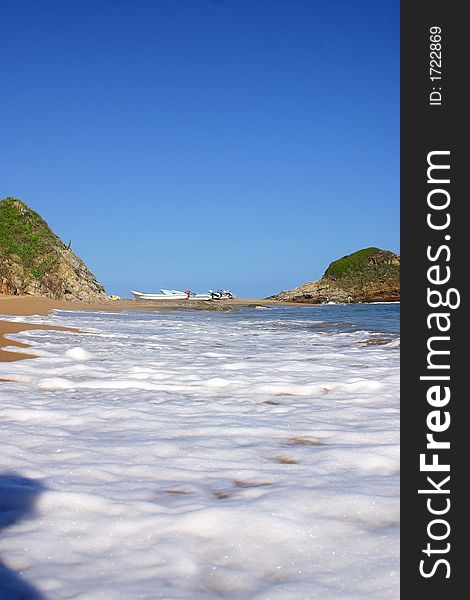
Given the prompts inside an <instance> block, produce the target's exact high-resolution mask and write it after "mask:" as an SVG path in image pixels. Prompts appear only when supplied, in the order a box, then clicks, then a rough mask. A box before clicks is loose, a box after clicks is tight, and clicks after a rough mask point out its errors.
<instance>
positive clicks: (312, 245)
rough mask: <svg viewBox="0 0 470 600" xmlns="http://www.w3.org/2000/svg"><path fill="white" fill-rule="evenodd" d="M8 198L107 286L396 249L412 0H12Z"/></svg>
mask: <svg viewBox="0 0 470 600" xmlns="http://www.w3.org/2000/svg"><path fill="white" fill-rule="evenodd" d="M0 22H1V23H2V24H3V27H2V35H1V36H0V56H1V57H2V58H1V59H0V60H1V62H2V72H3V74H2V80H3V85H2V88H3V89H2V94H1V95H0V119H1V121H0V131H1V140H2V143H1V145H0V146H1V147H0V197H5V196H15V197H18V198H21V199H22V200H24V201H25V202H27V203H28V204H29V205H30V206H31V208H33V209H34V210H36V211H38V212H39V213H40V214H41V215H42V216H43V217H44V218H45V219H46V220H47V221H48V223H49V225H50V226H51V227H52V229H53V230H54V231H55V232H56V233H57V234H58V235H60V236H61V237H62V239H63V240H64V241H65V242H66V243H68V241H69V240H71V241H72V248H73V249H74V250H75V252H77V254H79V255H80V256H81V257H82V258H83V259H84V260H85V262H86V263H87V264H88V266H89V267H90V268H91V269H92V271H93V272H94V273H95V274H96V276H97V277H98V279H99V280H100V281H101V282H102V283H103V284H104V285H105V287H106V289H107V291H108V292H110V293H117V294H119V295H122V296H128V295H129V290H130V289H140V290H143V291H158V289H160V287H165V288H168V287H175V288H183V289H185V288H188V287H189V288H190V289H192V290H195V291H205V290H207V288H209V287H211V288H218V287H229V288H232V289H234V290H235V291H236V293H237V294H238V295H240V296H250V297H262V296H266V295H269V294H272V293H275V292H277V291H279V290H281V289H288V288H290V287H294V286H295V285H299V284H300V283H303V282H305V281H310V280H312V279H317V278H319V277H320V276H321V275H322V274H323V272H324V270H325V268H326V267H327V265H328V263H329V262H331V261H332V260H334V259H336V258H339V257H341V256H343V255H345V254H349V253H351V252H354V251H355V250H358V249H360V248H364V247H367V246H379V247H381V248H385V249H389V250H392V251H395V252H399V2H398V0H394V1H388V0H384V1H381V2H377V1H376V0H370V1H365V0H329V1H327V0H80V1H72V0H40V1H34V0H0Z"/></svg>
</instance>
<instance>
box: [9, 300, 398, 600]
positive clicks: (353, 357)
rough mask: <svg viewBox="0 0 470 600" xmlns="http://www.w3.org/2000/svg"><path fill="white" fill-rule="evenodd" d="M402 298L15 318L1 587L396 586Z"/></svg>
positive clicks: (182, 596)
mask: <svg viewBox="0 0 470 600" xmlns="http://www.w3.org/2000/svg"><path fill="white" fill-rule="evenodd" d="M399 313H400V305H399V304H357V305H321V306H294V307H290V306H289V307H287V306H286V307H283V306H273V307H261V306H260V307H251V308H241V309H239V310H236V311H233V312H218V311H217V312H216V311H195V310H193V311H191V310H188V311H176V310H175V311H165V312H164V311H159V312H156V311H155V312H151V311H149V312H145V311H128V312H120V313H119V312H116V313H110V312H78V311H77V312H71V311H54V312H53V313H51V314H50V315H48V316H46V317H39V316H31V317H16V318H13V319H14V320H16V321H25V322H31V323H42V324H53V325H61V326H67V327H76V328H77V329H79V330H80V331H77V332H69V331H55V330H32V331H25V332H22V333H20V334H17V335H10V336H9V337H10V338H11V339H15V340H20V341H23V342H27V343H28V344H31V345H32V348H25V349H24V351H25V352H33V353H34V354H36V355H38V358H35V359H29V360H22V361H18V362H13V363H0V378H4V379H13V380H15V381H12V382H2V383H0V416H1V425H0V448H1V452H0V455H1V459H0V526H1V528H2V530H1V531H0V556H1V560H2V562H1V566H0V581H1V583H0V590H1V589H2V586H3V592H2V591H0V598H1V599H2V600H4V599H7V598H8V600H16V599H19V598H23V597H28V598H29V597H30V596H25V594H28V593H29V594H31V598H34V597H37V598H47V599H51V600H52V599H54V600H57V599H69V598H74V599H86V600H123V599H129V600H135V599H141V598H142V599H152V600H153V599H157V598H158V599H160V598H162V599H165V600H173V599H175V600H177V599H178V600H192V599H195V600H216V599H226V600H248V599H250V600H251V599H256V600H300V599H302V600H307V599H308V600H310V599H321V600H327V599H328V600H329V599H333V600H359V599H361V600H362V599H366V598H367V599H368V600H374V599H387V600H396V599H397V598H398V597H399V591H398V590H399V358H400V355H399V344H400V338H399ZM8 318H9V320H12V317H8ZM12 349H13V348H12ZM14 349H15V351H18V348H16V347H15V348H14ZM2 594H3V595H2ZM21 594H23V595H21Z"/></svg>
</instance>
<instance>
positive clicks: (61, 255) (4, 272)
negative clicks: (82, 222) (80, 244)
mask: <svg viewBox="0 0 470 600" xmlns="http://www.w3.org/2000/svg"><path fill="white" fill-rule="evenodd" d="M0 294H4V295H17V294H26V295H32V296H43V297H46V298H53V299H55V300H72V301H74V300H79V301H82V302H95V301H100V300H106V299H107V298H108V295H107V294H106V292H105V289H104V287H103V286H102V285H101V284H100V283H99V282H98V281H97V279H96V277H95V276H94V275H93V273H92V272H91V271H90V270H89V269H88V267H87V266H86V265H85V263H84V262H83V261H82V260H81V259H80V258H79V257H78V256H77V255H76V254H75V253H74V252H73V251H72V250H71V249H70V244H69V246H66V245H65V244H64V243H63V242H62V240H61V239H60V238H59V237H58V236H57V235H56V234H55V233H53V232H52V231H51V229H50V227H49V226H48V224H47V223H46V221H44V219H42V218H41V217H40V216H39V215H38V214H37V213H36V212H34V211H33V210H31V209H30V208H29V207H28V206H27V205H26V204H25V203H24V202H22V201H21V200H18V199H17V198H5V199H4V200H0Z"/></svg>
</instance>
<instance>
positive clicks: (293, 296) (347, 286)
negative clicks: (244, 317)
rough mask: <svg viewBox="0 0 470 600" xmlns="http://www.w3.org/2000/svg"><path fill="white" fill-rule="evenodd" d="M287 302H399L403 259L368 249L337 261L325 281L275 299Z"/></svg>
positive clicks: (311, 282)
mask: <svg viewBox="0 0 470 600" xmlns="http://www.w3.org/2000/svg"><path fill="white" fill-rule="evenodd" d="M271 298H272V299H275V300H281V301H284V302H305V303H310V304H319V303H323V302H345V303H355V302H399V301H400V257H399V256H398V254H394V253H393V252H390V251H388V250H381V249H380V248H364V249H362V250H358V251H357V252H354V253H353V254H349V255H348V256H343V258H340V259H338V260H335V261H333V262H332V263H331V264H330V265H329V267H328V268H327V270H326V271H325V274H324V275H323V277H322V278H321V279H320V280H318V281H309V282H308V283H304V284H302V285H299V286H298V287H296V288H294V289H292V290H285V291H283V292H280V293H279V294H276V295H275V296H271Z"/></svg>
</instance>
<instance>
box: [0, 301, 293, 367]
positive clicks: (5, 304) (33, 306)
mask: <svg viewBox="0 0 470 600" xmlns="http://www.w3.org/2000/svg"><path fill="white" fill-rule="evenodd" d="M278 304H279V302H274V301H272V300H260V299H257V298H234V299H232V300H217V301H215V300H214V301H211V302H203V301H201V302H197V301H190V302H188V301H186V300H181V301H175V300H168V301H162V300H158V301H155V302H150V301H141V302H138V301H136V300H109V301H105V302H91V303H86V302H70V301H67V300H52V299H50V298H41V297H38V296H0V315H5V316H12V317H13V316H30V315H41V316H44V315H48V314H49V313H50V312H51V311H52V310H54V309H58V310H73V311H76V310H86V311H111V312H116V311H122V310H145V311H149V310H188V309H191V310H233V309H236V308H240V307H243V306H270V305H278ZM282 304H283V305H293V306H295V303H290V302H283V303H282ZM27 329H60V330H62V331H76V330H75V329H70V328H67V327H54V326H47V325H33V324H31V323H18V322H12V321H9V320H8V319H0V361H2V362H10V361H15V360H21V359H25V358H34V357H35V356H34V355H33V354H27V353H25V352H12V351H10V350H8V351H5V350H2V347H5V346H17V347H21V348H27V347H28V345H27V344H24V343H22V342H17V341H15V340H10V339H7V338H5V337H4V336H5V334H9V333H19V332H20V331H25V330H27Z"/></svg>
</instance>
